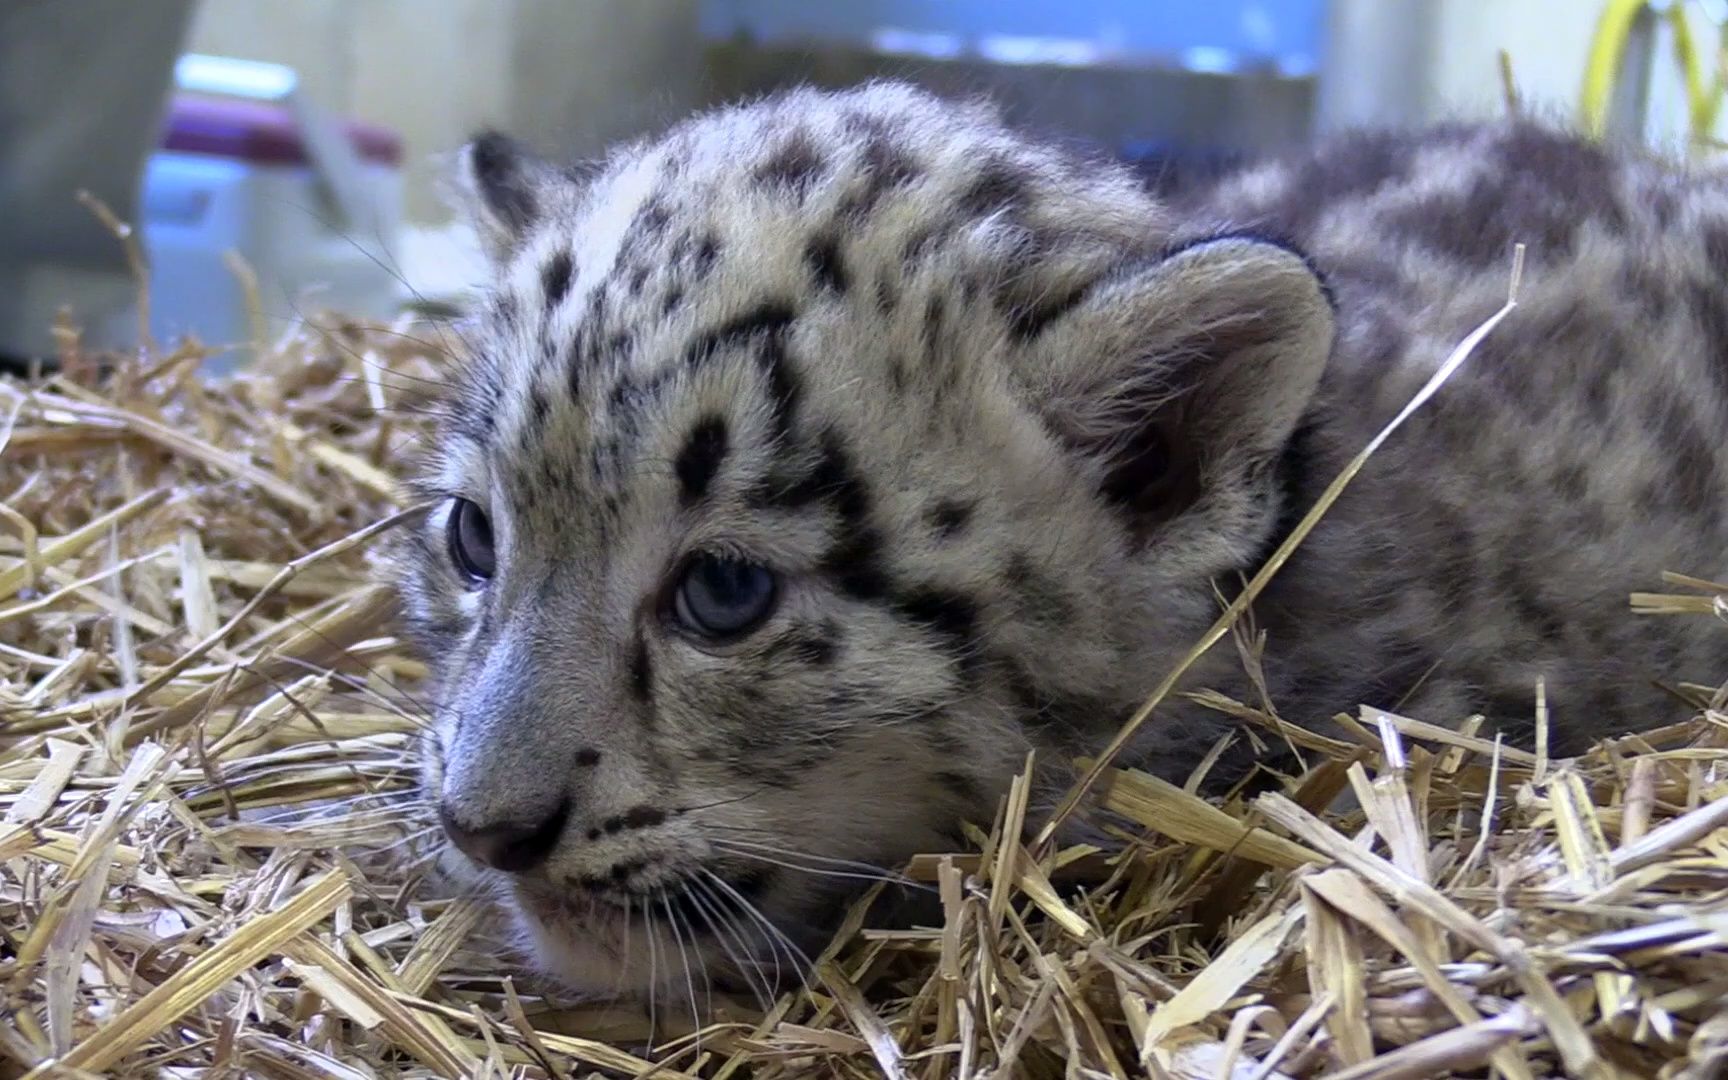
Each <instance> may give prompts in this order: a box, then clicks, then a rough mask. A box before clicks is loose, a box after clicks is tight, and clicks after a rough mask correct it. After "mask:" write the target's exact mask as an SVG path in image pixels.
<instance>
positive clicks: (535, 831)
mask: <svg viewBox="0 0 1728 1080" xmlns="http://www.w3.org/2000/svg"><path fill="white" fill-rule="evenodd" d="M569 817H570V804H569V803H568V802H565V803H562V804H560V805H559V807H558V809H557V810H556V811H554V812H553V814H552V815H551V816H550V817H547V818H546V819H545V820H543V821H536V822H530V823H526V824H524V823H522V822H515V821H507V822H497V823H490V824H485V825H475V826H469V825H466V824H464V823H462V822H460V821H458V820H457V818H456V815H454V814H452V813H451V812H450V809H449V807H447V806H440V807H439V808H438V821H439V823H440V824H442V825H443V826H444V835H445V836H448V837H449V838H450V842H451V843H452V844H455V845H456V848H457V850H459V851H461V852H462V853H463V854H464V855H466V856H468V857H469V858H470V859H473V860H474V861H476V862H481V863H485V864H486V865H487V866H490V867H492V868H493V869H494V870H502V871H504V872H505V873H507V874H520V873H524V872H526V871H528V870H532V869H534V868H535V867H536V866H539V865H540V864H541V863H543V862H545V861H546V856H548V855H550V854H552V849H553V848H555V847H557V846H558V838H559V837H560V836H561V835H563V833H564V823H565V821H567V820H568V819H569Z"/></svg>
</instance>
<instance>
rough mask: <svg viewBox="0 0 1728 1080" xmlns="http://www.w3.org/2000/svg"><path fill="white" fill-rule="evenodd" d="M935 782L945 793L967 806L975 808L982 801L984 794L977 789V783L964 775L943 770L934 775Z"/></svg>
mask: <svg viewBox="0 0 1728 1080" xmlns="http://www.w3.org/2000/svg"><path fill="white" fill-rule="evenodd" d="M935 780H936V782H937V783H938V784H940V785H942V787H943V789H944V790H945V791H947V792H948V793H949V794H950V795H953V796H954V797H955V799H957V800H958V801H960V802H962V803H964V804H966V805H967V806H977V805H979V804H981V803H982V802H983V801H984V793H983V792H982V791H981V790H980V789H979V787H978V782H977V781H976V780H974V779H972V778H971V777H970V776H967V775H966V774H965V773H961V772H954V771H952V770H944V771H942V772H938V773H937V774H936V775H935Z"/></svg>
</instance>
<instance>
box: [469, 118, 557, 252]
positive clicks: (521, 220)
mask: <svg viewBox="0 0 1728 1080" xmlns="http://www.w3.org/2000/svg"><path fill="white" fill-rule="evenodd" d="M560 179H561V177H560V176H559V174H558V171H557V170H556V169H554V168H552V167H551V166H550V165H547V164H546V163H545V162H543V161H541V160H540V159H539V158H537V157H535V156H534V155H532V154H530V153H529V152H528V151H526V150H525V149H523V147H522V146H521V144H519V143H517V142H516V140H514V139H512V138H510V137H509V136H507V135H503V134H500V133H498V132H496V131H484V132H481V133H479V134H478V135H475V136H474V138H473V139H471V140H470V141H469V142H468V144H467V145H466V146H464V147H463V148H462V152H461V154H460V156H459V157H458V159H457V167H456V181H457V184H456V186H457V189H458V190H459V192H460V194H461V199H462V202H463V203H464V206H465V209H466V211H467V214H468V218H469V221H470V222H471V223H472V224H473V226H474V231H475V232H476V233H478V234H479V236H480V240H481V243H482V244H484V245H485V247H486V254H487V255H488V256H489V257H491V258H492V259H493V260H494V261H502V260H504V259H506V258H508V257H509V256H510V254H511V253H512V252H514V251H515V250H516V248H517V246H518V245H519V244H520V243H521V240H522V237H523V236H525V235H526V234H527V233H528V231H529V230H530V229H531V228H533V226H534V223H535V222H536V221H538V220H539V219H540V216H541V215H542V214H543V213H544V212H545V210H546V207H545V206H544V205H543V203H544V200H545V198H546V196H547V195H548V194H550V193H551V192H552V191H554V190H556V189H555V187H554V186H553V185H555V184H556V183H557V182H558V181H559V180H560Z"/></svg>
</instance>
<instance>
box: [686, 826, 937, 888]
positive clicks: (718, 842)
mask: <svg viewBox="0 0 1728 1080" xmlns="http://www.w3.org/2000/svg"><path fill="white" fill-rule="evenodd" d="M709 842H710V843H711V844H713V845H714V848H715V849H716V850H717V851H723V852H726V853H727V854H729V855H736V856H738V857H739V858H744V859H754V860H756V861H758V862H764V863H769V864H771V865H773V866H779V867H783V868H785V869H787V870H797V871H799V872H800V873H805V874H810V875H812V876H814V877H826V878H835V879H840V880H850V881H863V882H868V883H870V884H875V883H877V882H887V883H889V884H891V885H901V886H904V887H906V888H908V889H918V890H921V891H923V892H928V893H934V892H935V891H936V890H935V889H934V888H933V887H932V886H930V885H928V884H926V883H924V882H922V881H914V880H912V879H911V878H909V877H907V876H906V875H904V874H900V873H896V872H895V871H892V870H888V869H886V868H884V867H880V866H874V865H872V864H870V863H863V862H854V861H852V860H850V859H834V858H829V857H828V856H825V855H814V854H811V853H810V852H807V851H796V850H793V849H792V848H782V847H776V846H774V845H772V844H760V843H753V842H751V841H748V840H733V839H728V838H722V837H714V838H711V839H710V841H709ZM775 856H779V857H778V858H776V857H775ZM793 860H803V861H804V862H797V861H793ZM805 862H812V863H818V864H821V865H817V866H809V865H805V864H804V863H805Z"/></svg>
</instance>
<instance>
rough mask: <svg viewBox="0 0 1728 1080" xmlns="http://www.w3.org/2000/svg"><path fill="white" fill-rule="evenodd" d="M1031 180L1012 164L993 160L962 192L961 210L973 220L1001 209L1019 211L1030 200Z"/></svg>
mask: <svg viewBox="0 0 1728 1080" xmlns="http://www.w3.org/2000/svg"><path fill="white" fill-rule="evenodd" d="M1026 188H1027V178H1026V175H1025V174H1024V173H1023V172H1022V171H1021V170H1019V169H1016V168H1015V167H1014V166H1013V164H1012V163H1010V162H1008V161H1005V160H1003V159H1002V158H991V159H989V160H988V161H985V162H984V163H983V165H982V166H981V167H980V168H979V170H978V173H977V175H976V176H974V177H973V178H972V181H971V182H970V183H969V184H967V185H966V189H965V190H964V191H962V192H961V193H960V199H959V204H960V209H961V211H962V212H963V213H965V214H966V215H968V216H970V217H983V216H985V215H987V214H993V213H995V212H997V211H998V210H1015V209H1018V208H1019V207H1020V206H1021V205H1022V204H1024V203H1025V201H1026V198H1027V190H1026Z"/></svg>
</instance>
